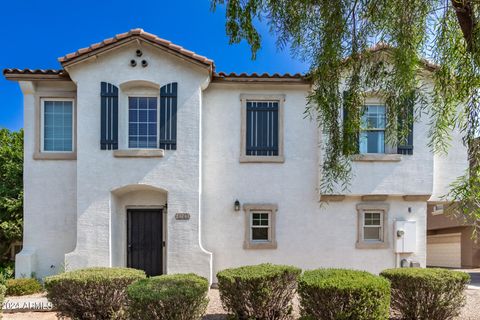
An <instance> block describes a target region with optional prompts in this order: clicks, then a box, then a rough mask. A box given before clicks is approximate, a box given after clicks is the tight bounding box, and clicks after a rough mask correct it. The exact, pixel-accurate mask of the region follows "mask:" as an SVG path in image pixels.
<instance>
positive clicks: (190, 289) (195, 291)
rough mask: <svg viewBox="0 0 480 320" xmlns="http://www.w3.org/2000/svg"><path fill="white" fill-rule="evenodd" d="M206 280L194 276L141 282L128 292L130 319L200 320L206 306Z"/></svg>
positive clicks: (170, 276)
mask: <svg viewBox="0 0 480 320" xmlns="http://www.w3.org/2000/svg"><path fill="white" fill-rule="evenodd" d="M207 293H208V281H207V279H205V278H202V277H199V276H197V275H195V274H173V275H163V276H158V277H152V278H148V279H142V280H139V281H136V282H134V283H133V284H131V285H130V286H129V287H128V289H127V295H128V299H129V306H128V313H129V315H130V317H129V319H138V320H143V319H152V320H154V319H169V320H197V319H201V317H202V316H203V314H204V313H205V310H206V309H207V305H208V298H207Z"/></svg>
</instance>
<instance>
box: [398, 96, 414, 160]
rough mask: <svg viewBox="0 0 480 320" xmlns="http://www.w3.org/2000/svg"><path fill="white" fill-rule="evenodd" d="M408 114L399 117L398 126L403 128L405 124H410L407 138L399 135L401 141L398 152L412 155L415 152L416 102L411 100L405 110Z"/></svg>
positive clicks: (400, 128)
mask: <svg viewBox="0 0 480 320" xmlns="http://www.w3.org/2000/svg"><path fill="white" fill-rule="evenodd" d="M405 111H406V112H407V114H400V115H399V117H398V128H399V130H403V127H404V126H405V125H408V136H407V137H406V139H405V138H404V137H403V138H402V137H398V139H399V143H398V146H397V153H398V154H405V155H412V154H413V123H414V102H413V101H410V102H409V103H408V107H407V108H406V110H405Z"/></svg>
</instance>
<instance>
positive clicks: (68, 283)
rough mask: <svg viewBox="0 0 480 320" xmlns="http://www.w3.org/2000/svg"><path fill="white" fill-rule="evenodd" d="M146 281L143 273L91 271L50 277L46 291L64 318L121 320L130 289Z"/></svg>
mask: <svg viewBox="0 0 480 320" xmlns="http://www.w3.org/2000/svg"><path fill="white" fill-rule="evenodd" d="M144 278H145V273H144V272H143V271H141V270H135V269H128V268H89V269H82V270H76V271H70V272H65V273H62V274H59V275H55V276H51V277H47V278H46V279H45V289H46V290H47V298H48V300H50V301H51V302H52V304H53V305H54V307H55V308H56V309H57V310H58V313H59V315H61V316H64V317H70V318H71V319H73V320H77V319H79V320H87V319H96V320H104V319H105V320H106V319H119V318H121V316H122V315H123V314H124V310H125V309H126V305H127V296H126V289H127V287H128V286H129V285H130V284H132V283H133V282H135V281H137V280H140V279H144Z"/></svg>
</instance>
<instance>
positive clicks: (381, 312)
mask: <svg viewBox="0 0 480 320" xmlns="http://www.w3.org/2000/svg"><path fill="white" fill-rule="evenodd" d="M298 294H299V299H300V312H301V314H302V316H303V317H304V319H325V320H336V319H356V320H377V319H388V317H389V308H390V284H389V283H388V281H387V280H385V279H383V278H381V277H379V276H375V275H373V274H371V273H368V272H365V271H356V270H345V269H317V270H312V271H306V272H305V273H304V274H303V275H302V276H301V277H300V280H299V283H298Z"/></svg>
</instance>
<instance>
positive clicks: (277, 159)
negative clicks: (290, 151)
mask: <svg viewBox="0 0 480 320" xmlns="http://www.w3.org/2000/svg"><path fill="white" fill-rule="evenodd" d="M240 162H241V163H284V162H285V157H284V156H240Z"/></svg>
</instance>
